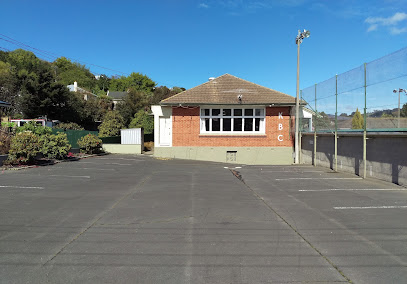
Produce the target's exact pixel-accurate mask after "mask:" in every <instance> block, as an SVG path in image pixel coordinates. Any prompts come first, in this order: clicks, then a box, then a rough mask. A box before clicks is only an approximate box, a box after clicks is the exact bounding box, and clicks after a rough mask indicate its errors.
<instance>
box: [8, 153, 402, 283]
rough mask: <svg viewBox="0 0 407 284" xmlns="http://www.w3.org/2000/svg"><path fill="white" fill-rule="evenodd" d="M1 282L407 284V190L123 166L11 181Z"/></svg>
mask: <svg viewBox="0 0 407 284" xmlns="http://www.w3.org/2000/svg"><path fill="white" fill-rule="evenodd" d="M0 193H1V198H0V275H1V277H0V282H1V283H112V282H116V283H338V282H339V283H340V282H344V283H347V282H353V283H405V282H406V279H407V191H406V189H405V188H403V187H398V186H396V185H393V184H390V183H385V182H380V181H377V180H363V179H360V178H358V177H356V176H353V175H348V174H343V173H333V172H331V171H329V170H327V169H324V168H316V167H311V166H244V165H227V164H220V163H210V162H197V161H185V160H156V159H154V158H152V157H148V156H129V155H109V156H101V157H94V158H89V159H83V160H80V161H76V162H67V163H60V164H57V165H54V166H47V167H40V168H33V169H27V170H20V171H5V172H2V173H0Z"/></svg>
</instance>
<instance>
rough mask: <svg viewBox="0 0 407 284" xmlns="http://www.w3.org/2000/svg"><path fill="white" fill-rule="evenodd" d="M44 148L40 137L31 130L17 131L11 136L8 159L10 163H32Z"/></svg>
mask: <svg viewBox="0 0 407 284" xmlns="http://www.w3.org/2000/svg"><path fill="white" fill-rule="evenodd" d="M41 148H42V145H41V141H40V137H39V136H38V135H36V134H34V133H32V132H30V131H26V132H20V133H17V134H16V136H14V137H13V138H11V143H10V151H9V156H8V160H9V162H10V163H22V164H27V163H31V162H32V161H33V160H34V159H35V157H36V156H37V154H38V153H40V150H41Z"/></svg>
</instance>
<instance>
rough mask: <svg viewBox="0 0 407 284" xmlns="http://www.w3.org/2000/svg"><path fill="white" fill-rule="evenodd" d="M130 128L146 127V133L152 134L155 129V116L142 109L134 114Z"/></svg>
mask: <svg viewBox="0 0 407 284" xmlns="http://www.w3.org/2000/svg"><path fill="white" fill-rule="evenodd" d="M129 128H144V134H151V133H153V131H154V117H153V116H151V115H149V114H148V112H146V111H144V110H140V111H138V112H137V113H136V114H135V115H134V118H133V120H132V121H131V122H130V125H129Z"/></svg>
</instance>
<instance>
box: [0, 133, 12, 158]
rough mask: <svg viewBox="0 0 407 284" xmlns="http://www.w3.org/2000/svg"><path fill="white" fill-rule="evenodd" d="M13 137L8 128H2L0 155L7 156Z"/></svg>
mask: <svg viewBox="0 0 407 284" xmlns="http://www.w3.org/2000/svg"><path fill="white" fill-rule="evenodd" d="M10 141H11V136H10V134H9V133H8V130H6V128H0V155H3V154H7V153H8V151H9V150H10Z"/></svg>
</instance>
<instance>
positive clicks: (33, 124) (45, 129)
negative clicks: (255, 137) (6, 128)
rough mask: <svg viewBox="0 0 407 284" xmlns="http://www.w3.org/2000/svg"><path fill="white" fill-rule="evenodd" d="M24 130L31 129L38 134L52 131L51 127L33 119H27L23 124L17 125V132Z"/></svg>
mask: <svg viewBox="0 0 407 284" xmlns="http://www.w3.org/2000/svg"><path fill="white" fill-rule="evenodd" d="M24 131H31V132H32V133H35V134H37V135H39V136H41V135H46V134H51V133H52V129H51V127H47V126H42V125H39V124H37V123H36V122H35V121H29V122H27V123H26V124H24V125H23V126H20V127H17V130H16V132H17V133H19V132H24Z"/></svg>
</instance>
